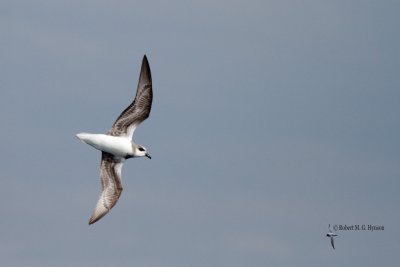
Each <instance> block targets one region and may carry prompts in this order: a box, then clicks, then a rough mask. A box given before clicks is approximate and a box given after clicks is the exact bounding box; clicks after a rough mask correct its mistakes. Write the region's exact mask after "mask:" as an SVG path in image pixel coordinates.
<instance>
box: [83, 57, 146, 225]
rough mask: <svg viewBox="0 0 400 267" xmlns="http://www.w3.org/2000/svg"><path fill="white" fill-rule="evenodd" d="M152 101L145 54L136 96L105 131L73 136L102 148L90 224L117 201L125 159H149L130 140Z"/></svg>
mask: <svg viewBox="0 0 400 267" xmlns="http://www.w3.org/2000/svg"><path fill="white" fill-rule="evenodd" d="M152 100H153V91H152V82H151V73H150V66H149V62H148V61H147V57H146V55H144V57H143V61H142V67H141V70H140V76H139V82H138V87H137V91H136V96H135V99H134V100H133V102H132V103H131V104H130V105H129V106H128V107H127V108H126V109H125V110H124V111H123V112H122V113H121V115H119V117H118V118H117V120H116V121H115V122H114V124H113V126H112V128H111V129H110V130H109V131H108V132H107V134H90V133H79V134H77V135H76V136H77V137H78V138H79V139H80V140H81V141H83V142H85V143H86V144H88V145H91V146H93V147H94V148H96V149H98V150H100V151H101V164H100V179H101V187H102V192H101V194H100V198H99V200H98V201H97V205H96V208H95V209H94V212H93V214H92V217H91V218H90V220H89V224H93V223H95V222H97V221H98V220H100V219H101V218H102V217H103V216H104V215H106V214H107V212H109V211H110V210H111V209H112V208H113V207H114V206H115V204H116V203H117V201H118V198H119V196H120V195H121V192H122V184H121V170H122V165H123V164H124V161H125V160H126V159H129V158H135V157H148V158H149V159H151V157H150V155H149V153H148V152H147V150H146V148H145V147H143V146H141V145H138V144H136V143H134V142H133V141H132V136H133V133H134V131H135V129H136V128H137V127H138V126H139V125H140V123H141V122H143V121H144V120H145V119H147V118H148V117H149V115H150V109H151V103H152Z"/></svg>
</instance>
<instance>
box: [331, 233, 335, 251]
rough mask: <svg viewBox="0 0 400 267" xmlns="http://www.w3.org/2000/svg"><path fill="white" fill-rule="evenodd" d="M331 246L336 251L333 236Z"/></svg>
mask: <svg viewBox="0 0 400 267" xmlns="http://www.w3.org/2000/svg"><path fill="white" fill-rule="evenodd" d="M331 245H332V247H333V249H335V242H334V239H333V236H331Z"/></svg>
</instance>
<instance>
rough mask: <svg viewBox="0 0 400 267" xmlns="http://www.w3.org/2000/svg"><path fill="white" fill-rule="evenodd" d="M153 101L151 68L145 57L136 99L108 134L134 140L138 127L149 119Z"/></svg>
mask: <svg viewBox="0 0 400 267" xmlns="http://www.w3.org/2000/svg"><path fill="white" fill-rule="evenodd" d="M152 101H153V89H152V81H151V72H150V66H149V62H148V61H147V57H146V55H144V57H143V61H142V68H141V70H140V76H139V82H138V87H137V91H136V96H135V99H134V100H133V102H132V103H131V104H130V105H129V106H128V107H127V108H126V109H125V110H124V111H123V112H122V113H121V115H119V117H118V119H117V120H116V121H115V122H114V124H113V126H112V128H111V129H110V130H109V131H108V133H107V134H109V135H113V136H121V135H123V136H130V137H131V138H132V136H133V132H134V131H135V129H136V127H137V126H138V125H139V124H140V123H141V122H142V121H144V120H145V119H147V118H148V117H149V115H150V110H151V103H152Z"/></svg>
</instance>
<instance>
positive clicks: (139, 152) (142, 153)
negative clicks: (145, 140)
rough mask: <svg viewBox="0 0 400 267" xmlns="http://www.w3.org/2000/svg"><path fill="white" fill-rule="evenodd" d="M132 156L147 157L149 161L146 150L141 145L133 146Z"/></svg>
mask: <svg viewBox="0 0 400 267" xmlns="http://www.w3.org/2000/svg"><path fill="white" fill-rule="evenodd" d="M133 155H134V157H148V158H149V159H151V156H150V154H149V153H148V152H147V149H146V148H145V147H144V146H141V145H134V146H133Z"/></svg>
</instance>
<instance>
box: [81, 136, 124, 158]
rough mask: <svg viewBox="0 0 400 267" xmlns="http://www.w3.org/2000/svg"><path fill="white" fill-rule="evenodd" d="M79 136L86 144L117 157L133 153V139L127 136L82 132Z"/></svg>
mask: <svg viewBox="0 0 400 267" xmlns="http://www.w3.org/2000/svg"><path fill="white" fill-rule="evenodd" d="M77 137H78V138H79V139H80V140H82V141H83V142H85V143H86V144H88V145H91V146H93V147H94V148H96V149H98V150H101V151H104V152H108V153H110V154H113V155H115V156H117V157H125V156H126V155H128V154H131V153H132V143H131V140H130V139H128V138H126V137H119V136H111V135H106V134H90V133H80V134H77Z"/></svg>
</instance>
